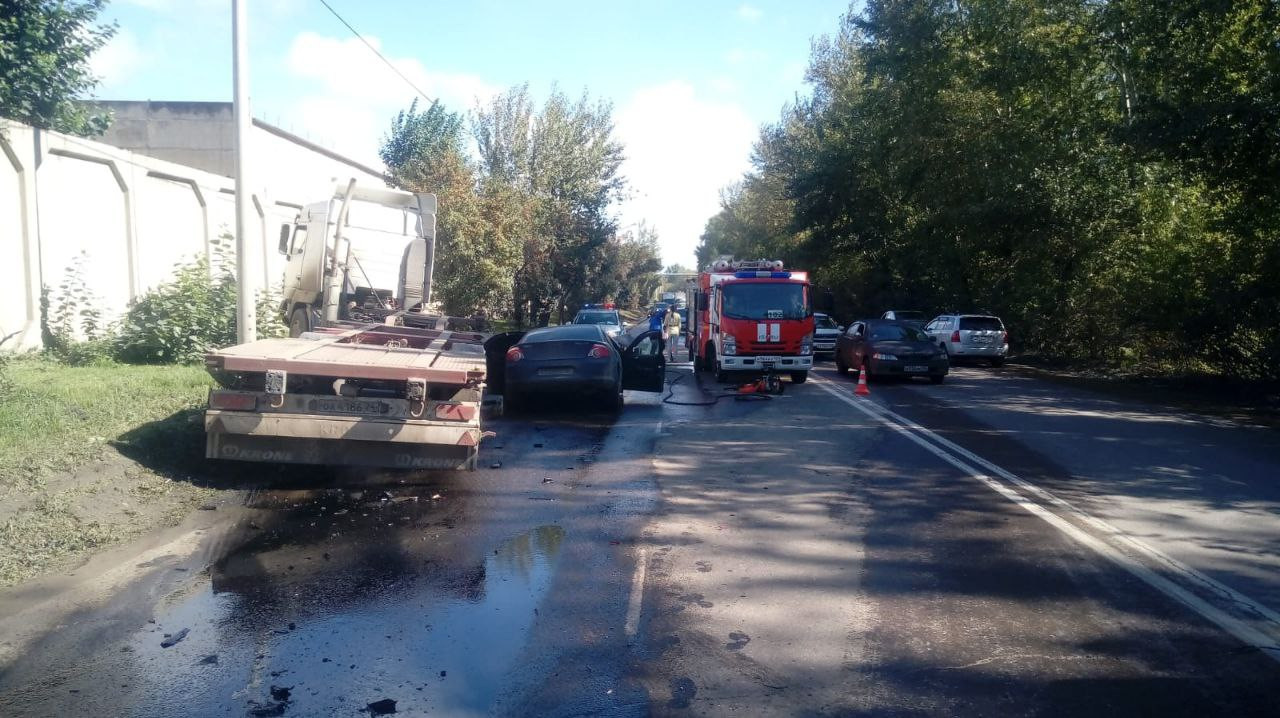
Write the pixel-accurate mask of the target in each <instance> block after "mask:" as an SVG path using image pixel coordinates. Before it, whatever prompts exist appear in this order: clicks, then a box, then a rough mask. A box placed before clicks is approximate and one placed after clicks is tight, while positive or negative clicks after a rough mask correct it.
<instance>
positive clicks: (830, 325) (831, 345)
mask: <svg viewBox="0 0 1280 718" xmlns="http://www.w3.org/2000/svg"><path fill="white" fill-rule="evenodd" d="M842 331H844V327H842V326H840V325H839V324H836V320H834V319H832V318H831V317H830V316H829V315H826V314H822V313H820V312H814V313H813V356H814V358H815V359H816V358H817V357H819V356H821V355H834V354H835V353H836V340H837V339H839V338H840V332H842Z"/></svg>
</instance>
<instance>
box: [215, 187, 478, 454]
mask: <svg viewBox="0 0 1280 718" xmlns="http://www.w3.org/2000/svg"><path fill="white" fill-rule="evenodd" d="M435 228H436V198H435V196H434V195H430V194H411V193H408V192H401V191H399V190H392V189H384V188H374V187H358V186H357V185H356V182H355V180H352V181H351V182H349V183H348V184H347V185H346V186H345V187H343V186H341V185H339V186H336V187H335V188H334V192H333V195H332V196H331V197H329V198H327V199H325V200H323V201H320V202H316V203H314V204H310V205H307V206H306V207H304V208H303V209H302V210H301V211H300V212H299V213H298V216H297V218H296V219H295V221H294V222H292V223H288V224H285V225H284V226H282V227H281V232H280V244H279V251H280V252H281V254H284V255H285V256H286V257H287V258H288V264H287V269H286V270H285V278H284V298H283V301H282V303H281V312H282V314H283V316H284V318H285V319H286V320H287V322H288V324H289V334H290V336H289V337H287V338H283V337H281V338H268V339H260V340H258V341H254V342H249V343H247V344H241V345H238V346H233V347H228V348H225V349H220V350H216V351H212V352H210V353H209V354H208V355H207V356H206V357H205V366H206V369H207V370H208V371H209V373H210V374H211V375H212V376H213V377H214V379H215V380H216V382H217V384H218V386H217V388H215V389H213V390H211V391H210V392H209V399H208V408H207V410H206V411H205V417H204V419H205V432H206V449H205V455H206V456H207V457H208V458H211V459H229V460H236V461H268V462H276V463H295V464H336V465H354V466H380V467H392V468H414V469H420V468H443V469H473V468H475V466H476V461H477V455H478V452H479V447H480V442H481V440H482V438H483V437H484V433H483V431H482V430H481V427H480V419H481V411H480V408H481V400H482V394H483V391H484V388H485V379H486V355H485V341H486V336H485V335H483V334H480V333H477V332H475V331H470V330H469V328H468V327H467V326H465V325H463V324H462V323H461V321H460V320H456V319H453V318H450V317H445V316H442V315H440V314H439V313H435V312H433V311H431V308H432V306H433V305H432V301H431V282H432V274H433V265H434V256H435ZM462 321H465V320H462Z"/></svg>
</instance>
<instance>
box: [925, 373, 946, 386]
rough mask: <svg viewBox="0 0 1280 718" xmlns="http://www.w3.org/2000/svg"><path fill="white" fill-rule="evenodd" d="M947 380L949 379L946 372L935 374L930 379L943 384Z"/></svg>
mask: <svg viewBox="0 0 1280 718" xmlns="http://www.w3.org/2000/svg"><path fill="white" fill-rule="evenodd" d="M946 380H947V375H946V374H934V375H932V376H930V377H929V381H931V382H933V383H934V384H941V383H942V382H944V381H946Z"/></svg>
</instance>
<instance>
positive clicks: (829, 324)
mask: <svg viewBox="0 0 1280 718" xmlns="http://www.w3.org/2000/svg"><path fill="white" fill-rule="evenodd" d="M813 325H814V326H815V327H817V328H818V329H835V328H836V327H838V326H840V325H839V324H836V323H835V322H834V321H833V320H832V319H831V317H827V316H822V317H819V316H815V317H814V318H813Z"/></svg>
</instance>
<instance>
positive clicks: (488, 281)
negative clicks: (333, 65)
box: [382, 86, 661, 325]
mask: <svg viewBox="0 0 1280 718" xmlns="http://www.w3.org/2000/svg"><path fill="white" fill-rule="evenodd" d="M469 125H470V138H469V139H470V140H471V141H473V142H474V145H471V146H470V147H473V148H474V154H469V153H468V152H467V150H468V147H469V146H468V143H467V139H468V138H466V137H465V136H464V133H463V126H464V123H463V121H462V120H461V118H460V117H459V116H457V115H456V114H453V113H450V112H448V111H446V110H444V108H442V107H441V106H440V105H438V104H434V105H432V106H431V107H429V108H428V109H427V110H426V111H419V110H418V109H417V105H416V103H415V104H414V105H413V106H411V107H410V108H409V110H408V111H406V112H402V113H400V115H399V116H397V118H396V119H395V121H394V122H393V123H392V127H391V130H390V132H389V133H388V135H387V137H386V138H385V139H384V142H383V151H382V155H383V160H384V161H386V163H387V166H388V168H389V170H390V172H391V175H392V177H393V179H394V180H395V181H396V183H397V184H399V185H400V186H401V187H404V188H407V189H411V190H414V191H426V192H435V193H437V194H438V195H439V196H440V228H439V231H438V251H437V262H436V287H437V288H438V297H439V298H440V299H441V300H442V302H443V303H444V307H445V309H446V311H448V312H450V313H453V314H466V313H470V312H473V311H476V310H480V309H483V310H485V311H488V312H492V313H498V314H504V315H510V316H512V317H513V318H514V319H515V320H516V322H517V323H519V324H538V325H542V324H546V323H547V322H549V321H550V320H551V318H552V316H553V314H554V313H558V314H559V315H560V318H561V319H564V318H565V317H564V315H565V314H566V313H567V312H568V310H570V309H572V308H575V307H577V306H578V305H579V304H581V303H582V302H587V301H599V300H600V299H603V298H612V299H614V300H615V301H619V302H623V303H629V304H640V303H643V302H644V301H646V300H647V299H648V295H647V294H645V293H644V291H643V290H644V288H645V287H648V291H649V292H650V293H651V292H652V291H653V286H656V281H657V279H656V277H654V278H653V279H652V281H650V280H649V279H647V277H648V275H652V274H653V273H654V272H657V271H658V270H659V269H660V268H661V265H660V262H659V260H658V251H657V239H656V236H655V235H654V234H653V232H652V230H651V229H649V228H646V227H641V228H640V231H639V232H637V233H635V234H621V233H619V230H618V226H617V221H616V218H615V217H614V214H613V210H614V207H615V204H616V202H617V201H618V200H619V199H620V198H621V195H622V192H623V190H624V188H625V180H624V179H623V178H622V176H621V174H620V173H619V170H620V167H621V164H622V160H623V150H622V145H621V143H620V142H619V141H618V140H617V139H616V138H615V137H614V135H613V121H612V109H611V108H610V106H609V105H608V104H606V103H603V102H593V101H592V100H591V99H590V98H589V97H588V96H586V95H583V96H582V97H581V98H579V99H578V100H576V101H575V100H570V99H569V98H568V97H567V96H566V95H564V94H563V93H561V92H559V91H553V92H552V93H551V95H550V96H549V97H548V98H547V99H546V101H545V102H544V103H543V104H542V105H541V106H536V105H535V103H534V102H533V100H532V99H531V98H530V97H529V93H528V88H527V87H525V86H519V87H515V88H512V89H510V90H508V91H507V92H504V93H502V94H500V95H498V96H496V97H495V98H493V99H492V100H491V101H490V102H489V103H487V104H485V105H483V106H481V107H478V108H476V110H475V111H474V112H473V113H472V115H471V117H470V122H469ZM650 285H652V286H650ZM642 295H643V296H642Z"/></svg>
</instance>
